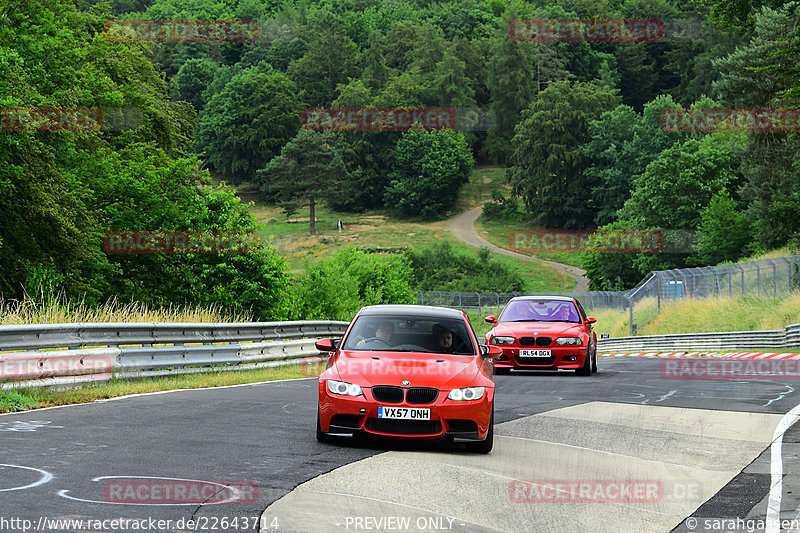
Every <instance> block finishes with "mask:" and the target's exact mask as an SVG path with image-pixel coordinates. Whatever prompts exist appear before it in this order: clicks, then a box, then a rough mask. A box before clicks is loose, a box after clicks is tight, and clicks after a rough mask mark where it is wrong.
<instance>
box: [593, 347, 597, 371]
mask: <svg viewBox="0 0 800 533" xmlns="http://www.w3.org/2000/svg"><path fill="white" fill-rule="evenodd" d="M592 373H593V374H596V373H597V346H596V345H595V347H594V350H592Z"/></svg>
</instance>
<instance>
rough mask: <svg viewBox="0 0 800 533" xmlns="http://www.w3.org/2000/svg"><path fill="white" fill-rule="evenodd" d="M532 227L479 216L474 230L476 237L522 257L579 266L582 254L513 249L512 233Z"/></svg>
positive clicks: (521, 223)
mask: <svg viewBox="0 0 800 533" xmlns="http://www.w3.org/2000/svg"><path fill="white" fill-rule="evenodd" d="M531 228H532V226H531V225H530V224H528V223H526V222H518V221H515V222H509V221H499V220H487V219H486V218H484V217H483V216H481V217H480V218H479V219H478V220H477V222H475V229H476V231H477V232H478V235H480V236H481V237H483V238H484V239H486V240H487V241H489V242H490V243H492V244H494V245H495V246H499V247H501V248H505V249H507V250H512V251H515V252H517V253H521V254H523V255H535V256H536V257H540V258H542V259H547V260H548V261H555V262H556V263H563V264H565V265H572V266H576V267H580V266H581V258H582V256H583V254H580V253H567V252H554V253H547V254H530V253H528V252H527V251H526V250H524V249H514V248H512V243H511V232H512V231H526V230H529V229H531Z"/></svg>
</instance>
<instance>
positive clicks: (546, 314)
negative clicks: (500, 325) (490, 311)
mask: <svg viewBox="0 0 800 533" xmlns="http://www.w3.org/2000/svg"><path fill="white" fill-rule="evenodd" d="M579 316H580V315H578V310H577V309H576V308H575V304H573V303H572V302H565V301H563V300H520V301H516V302H509V304H508V305H507V306H506V308H505V309H504V310H503V314H501V315H500V322H529V321H536V322H580V318H579Z"/></svg>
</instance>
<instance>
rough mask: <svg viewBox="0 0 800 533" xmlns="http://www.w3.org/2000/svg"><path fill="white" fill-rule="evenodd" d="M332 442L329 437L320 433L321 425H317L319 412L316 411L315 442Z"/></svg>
mask: <svg viewBox="0 0 800 533" xmlns="http://www.w3.org/2000/svg"><path fill="white" fill-rule="evenodd" d="M332 441H333V439H332V438H331V436H330V435H328V434H326V433H323V432H322V425H321V424H320V423H319V411H317V442H322V443H323V444H329V443H331V442H332Z"/></svg>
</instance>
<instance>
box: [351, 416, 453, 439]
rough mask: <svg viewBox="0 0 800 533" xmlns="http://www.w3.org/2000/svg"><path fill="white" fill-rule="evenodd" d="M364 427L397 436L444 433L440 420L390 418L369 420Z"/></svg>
mask: <svg viewBox="0 0 800 533" xmlns="http://www.w3.org/2000/svg"><path fill="white" fill-rule="evenodd" d="M364 427H365V428H366V429H367V430H368V431H376V432H378V433H394V434H395V435H431V434H435V433H440V432H441V431H442V423H441V422H440V421H438V420H392V419H388V418H368V419H367V423H366V424H365V425H364Z"/></svg>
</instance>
